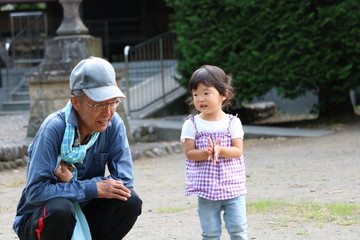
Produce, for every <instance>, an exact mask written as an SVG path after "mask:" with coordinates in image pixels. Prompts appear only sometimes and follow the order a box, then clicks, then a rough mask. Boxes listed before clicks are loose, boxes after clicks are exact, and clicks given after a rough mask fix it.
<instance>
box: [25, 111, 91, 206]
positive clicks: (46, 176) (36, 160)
mask: <svg viewBox="0 0 360 240" xmlns="http://www.w3.org/2000/svg"><path fill="white" fill-rule="evenodd" d="M64 129H65V123H64V122H63V121H62V120H61V118H59V117H58V118H54V119H52V120H50V121H46V122H45V123H44V124H43V125H42V126H41V128H40V129H39V132H38V134H37V136H36V137H35V139H34V141H33V143H32V144H31V145H30V147H29V162H28V169H27V182H26V188H25V194H26V198H27V201H28V202H29V203H31V204H35V205H36V204H42V203H44V202H45V201H47V200H49V199H52V198H56V197H64V198H68V199H70V200H72V201H74V202H82V201H86V200H87V199H91V198H94V197H96V195H97V192H96V183H95V182H93V181H78V180H72V181H71V182H68V183H61V182H57V178H56V177H55V175H54V170H55V167H56V163H57V158H58V156H59V153H60V146H61V142H62V137H63V133H64ZM85 193H86V194H85Z"/></svg>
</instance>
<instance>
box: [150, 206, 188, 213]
mask: <svg viewBox="0 0 360 240" xmlns="http://www.w3.org/2000/svg"><path fill="white" fill-rule="evenodd" d="M184 210H185V208H179V207H168V208H160V209H158V210H157V212H158V213H176V212H181V211H184Z"/></svg>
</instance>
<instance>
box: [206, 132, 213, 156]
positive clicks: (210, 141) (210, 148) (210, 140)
mask: <svg viewBox="0 0 360 240" xmlns="http://www.w3.org/2000/svg"><path fill="white" fill-rule="evenodd" d="M207 140H208V145H209V146H208V147H207V148H206V149H205V151H206V153H207V154H208V158H207V160H211V159H212V158H213V156H214V145H213V141H212V139H211V138H210V137H207Z"/></svg>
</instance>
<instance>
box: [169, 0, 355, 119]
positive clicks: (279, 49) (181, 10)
mask: <svg viewBox="0 0 360 240" xmlns="http://www.w3.org/2000/svg"><path fill="white" fill-rule="evenodd" d="M166 2H167V4H168V6H170V7H172V8H173V9H174V12H175V13H174V15H173V16H172V17H173V18H172V24H171V28H172V30H173V31H174V32H175V33H176V34H177V37H178V42H177V48H176V49H177V54H178V59H179V66H178V70H179V72H180V73H181V75H182V76H183V78H182V79H180V80H179V81H180V82H181V84H183V85H184V86H186V85H187V81H188V79H189V77H190V76H191V74H192V72H193V71H194V70H195V69H197V68H198V67H199V66H200V65H202V64H213V65H217V66H219V67H221V68H223V69H224V70H226V71H227V72H228V73H230V74H232V76H233V79H234V80H233V85H234V87H235V89H236V100H237V103H238V104H239V103H241V102H243V101H245V100H251V99H252V98H254V97H257V96H260V95H262V94H264V93H266V92H267V91H269V90H271V89H272V88H275V89H276V90H277V92H278V93H279V94H280V95H281V96H283V97H286V98H296V97H298V96H301V95H302V94H304V93H305V92H306V91H313V92H315V93H317V94H318V97H319V105H318V111H319V115H320V116H334V115H339V114H340V115H341V114H349V113H350V114H354V109H353V107H352V105H351V101H350V97H349V90H350V89H352V88H355V87H356V86H358V85H359V84H360V57H359V56H360V55H359V53H360V18H359V16H360V1H359V0H321V1H318V0H301V1H298V0H286V1H285V0H267V1H263V0H196V1H194V0H166Z"/></svg>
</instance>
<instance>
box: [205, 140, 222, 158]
mask: <svg viewBox="0 0 360 240" xmlns="http://www.w3.org/2000/svg"><path fill="white" fill-rule="evenodd" d="M207 140H208V144H209V147H208V148H207V149H206V150H205V151H206V152H207V154H208V160H211V159H214V163H217V162H218V156H219V153H220V150H219V144H220V141H221V138H218V139H216V141H215V143H213V141H212V139H211V138H210V137H208V138H207Z"/></svg>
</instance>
